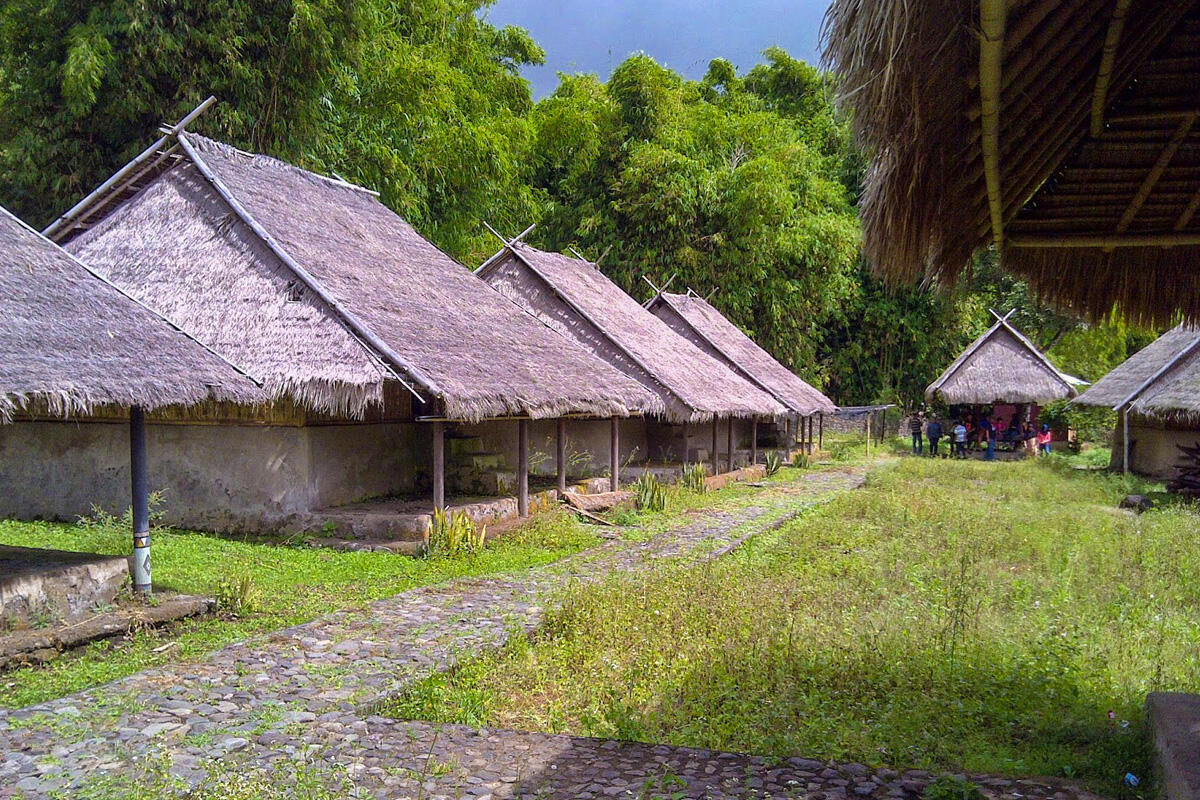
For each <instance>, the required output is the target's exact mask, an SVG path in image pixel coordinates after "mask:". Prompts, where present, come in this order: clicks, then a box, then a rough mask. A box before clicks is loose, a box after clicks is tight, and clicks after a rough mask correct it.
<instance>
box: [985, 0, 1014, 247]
mask: <svg viewBox="0 0 1200 800" xmlns="http://www.w3.org/2000/svg"><path fill="white" fill-rule="evenodd" d="M1007 14H1008V7H1007V3H1006V2H1005V0H980V2H979V18H980V19H979V21H980V28H981V31H982V36H981V37H980V40H979V104H980V109H981V111H982V113H981V114H980V117H979V126H980V133H981V139H980V146H981V148H982V150H983V176H984V180H985V182H986V183H987V194H988V207H989V209H990V212H991V218H992V238H993V240H994V241H995V243H996V246H997V247H1000V246H1002V245H1003V243H1004V201H1003V199H1002V195H1001V191H1002V190H1001V185H1000V91H1001V87H1000V81H1001V74H1002V68H1003V63H1004V23H1005V19H1006V17H1007Z"/></svg>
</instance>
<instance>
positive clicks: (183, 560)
mask: <svg viewBox="0 0 1200 800" xmlns="http://www.w3.org/2000/svg"><path fill="white" fill-rule="evenodd" d="M596 541H597V537H596V536H595V534H594V533H593V532H592V530H590V529H588V528H586V527H585V526H582V525H580V524H579V523H578V522H577V521H576V520H575V518H574V517H572V516H570V515H567V514H566V513H564V512H557V511H556V512H551V513H546V514H541V515H538V516H537V517H535V518H534V519H533V520H531V521H530V522H529V523H527V524H526V525H524V526H522V528H521V529H519V530H517V531H516V532H514V533H512V534H509V535H506V536H503V537H500V538H499V539H497V541H496V542H494V543H491V544H489V546H488V547H487V548H485V549H484V550H483V552H481V553H479V554H476V555H473V556H470V557H467V558H459V559H447V558H429V559H416V558H410V557H408V556H399V555H393V554H391V553H369V552H339V551H334V550H328V549H322V548H310V547H304V546H282V545H278V544H267V543H261V542H258V543H255V542H246V541H234V540H231V539H222V538H217V537H213V536H206V535H203V534H199V533H190V532H186V531H174V530H164V531H156V532H155V535H154V538H153V555H154V581H155V585H156V586H158V587H161V588H164V589H171V590H174V591H179V592H185V593H188V594H199V595H208V596H213V595H216V594H220V593H223V592H225V593H227V592H228V591H229V587H228V584H229V583H231V582H233V583H236V582H238V581H239V579H241V578H242V577H243V576H245V575H249V576H250V580H251V582H252V587H253V590H254V591H253V594H254V606H253V607H252V608H251V609H250V610H249V611H248V612H243V613H241V614H239V615H238V616H237V617H236V618H230V617H228V616H224V617H221V616H209V617H205V618H201V619H193V620H185V621H183V622H180V623H177V624H175V625H174V626H172V627H171V628H169V629H162V630H157V631H153V630H152V631H141V632H136V633H133V634H132V635H131V636H130V637H127V638H117V639H108V640H104V641H101V642H96V643H93V644H91V645H88V646H86V647H82V648H79V649H78V650H75V651H72V652H70V653H68V654H65V655H64V656H61V657H60V658H58V659H56V660H54V661H51V662H50V663H48V664H46V665H44V666H41V667H29V668H22V669H17V670H13V671H9V672H6V673H4V674H2V675H0V706H5V707H9V708H12V707H19V706H24V705H29V704H31V703H38V702H41V701H44V700H49V699H52V698H55V697H61V696H63V695H65V694H69V693H71V692H75V691H79V690H81V689H85V688H88V687H91V686H95V685H97V684H100V683H104V682H107V681H111V680H116V679H118V678H122V677H124V676H126V675H129V674H132V673H134V672H137V671H139V670H143V669H147V668H149V667H153V666H158V665H161V664H164V663H167V662H170V661H190V660H196V659H198V658H200V657H201V656H203V655H204V654H206V653H209V652H211V651H212V650H214V649H217V648H219V647H222V646H224V645H226V644H229V643H231V642H234V641H237V640H239V639H244V638H246V637H247V636H251V635H253V634H257V633H263V632H266V631H272V630H277V629H279V628H284V627H287V626H290V625H296V624H299V623H302V622H306V621H308V620H311V619H314V618H315V617H317V616H320V615H321V614H324V613H326V612H329V611H332V610H335V609H341V608H360V607H363V606H365V605H366V604H367V603H370V602H371V601H373V600H377V599H379V598H381V597H387V596H389V595H393V594H397V593H399V592H403V591H405V590H406V589H411V588H413V587H416V586H425V585H430V584H435V583H439V582H442V581H445V580H449V579H451V578H456V577H460V576H465V575H484V574H489V573H496V572H504V571H508V570H514V569H520V568H524V567H530V566H535V565H539V564H546V563H549V562H551V561H555V560H557V559H559V558H562V557H563V556H565V555H567V554H569V553H573V552H577V551H579V550H581V549H584V548H586V547H589V546H591V545H593V544H595V543H596ZM0 543H2V544H12V545H25V546H31V547H51V548H61V549H64V550H82V551H88V552H95V553H111V554H121V555H123V554H126V553H128V552H129V548H130V535H129V533H128V531H127V529H126V527H125V526H123V525H122V524H120V523H114V524H102V525H94V526H84V525H63V524H54V523H43V522H13V521H0ZM223 582H224V583H225V584H226V585H225V586H222V583H223ZM167 641H175V642H177V643H178V646H176V647H173V648H170V649H169V650H167V651H165V652H160V653H155V652H154V649H155V648H157V647H159V646H161V645H162V644H164V643H165V642H167Z"/></svg>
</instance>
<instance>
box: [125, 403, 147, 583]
mask: <svg viewBox="0 0 1200 800" xmlns="http://www.w3.org/2000/svg"><path fill="white" fill-rule="evenodd" d="M129 475H130V489H131V490H132V494H133V497H132V500H133V502H132V514H133V591H134V592H136V593H138V594H142V595H149V594H150V490H149V486H150V479H149V475H148V470H147V467H146V415H145V412H144V411H142V407H141V406H133V407H132V408H130V409H129Z"/></svg>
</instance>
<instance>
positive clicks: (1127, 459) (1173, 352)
mask: <svg viewBox="0 0 1200 800" xmlns="http://www.w3.org/2000/svg"><path fill="white" fill-rule="evenodd" d="M1075 402H1076V403H1078V404H1079V405H1084V406H1099V407H1107V408H1111V409H1112V410H1113V411H1116V412H1117V413H1118V414H1119V415H1120V423H1119V425H1118V428H1117V436H1118V443H1117V446H1116V447H1114V448H1113V454H1112V466H1113V467H1114V468H1120V469H1123V470H1124V471H1126V472H1136V473H1138V474H1139V475H1147V476H1150V477H1153V478H1157V479H1159V480H1170V479H1173V478H1176V477H1177V476H1178V470H1179V467H1180V465H1181V462H1191V461H1193V459H1192V458H1191V457H1190V456H1187V455H1186V454H1185V453H1184V452H1183V451H1181V450H1180V448H1181V447H1189V448H1191V447H1197V446H1200V328H1196V327H1191V326H1188V325H1179V326H1177V327H1175V328H1173V329H1171V330H1170V331H1167V332H1166V333H1164V334H1163V335H1162V336H1160V337H1158V339H1156V340H1155V341H1154V342H1152V343H1151V344H1149V345H1147V346H1146V347H1144V348H1142V349H1141V350H1139V351H1138V352H1137V353H1135V354H1134V355H1132V356H1131V357H1130V358H1129V359H1127V360H1126V361H1125V362H1124V363H1123V364H1121V365H1120V366H1118V367H1117V368H1116V369H1114V370H1113V371H1112V372H1110V373H1108V374H1107V375H1105V376H1104V377H1103V378H1101V379H1100V380H1098V381H1096V383H1095V385H1094V386H1092V387H1091V388H1090V389H1088V390H1087V391H1086V392H1084V393H1083V394H1081V395H1080V396H1079V397H1078V398H1076V400H1075ZM1195 489H1200V486H1198V487H1195ZM1195 489H1194V490H1195ZM1194 490H1193V491H1194Z"/></svg>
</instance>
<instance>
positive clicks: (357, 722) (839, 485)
mask: <svg viewBox="0 0 1200 800" xmlns="http://www.w3.org/2000/svg"><path fill="white" fill-rule="evenodd" d="M861 482H862V476H861V473H860V472H855V471H851V470H847V471H837V472H813V473H806V474H805V475H804V476H803V477H801V478H800V479H799V480H797V481H795V482H793V483H790V484H786V485H780V486H778V487H771V488H769V489H764V490H763V492H762V493H761V494H760V495H759V496H757V497H755V498H754V499H753V501H752V503H751V504H750V505H748V506H744V507H741V508H737V509H735V510H732V511H709V512H703V513H701V514H699V515H698V516H697V517H696V518H695V519H694V520H692V521H690V522H688V523H686V524H685V525H683V526H681V527H678V528H676V529H674V530H670V531H667V532H664V533H661V534H659V535H657V536H655V537H654V538H652V539H650V540H648V541H644V542H629V541H624V540H609V541H606V542H604V543H603V544H601V545H599V546H597V547H595V548H593V549H591V550H588V551H585V552H583V553H579V554H576V555H574V556H571V557H569V558H566V559H563V560H562V561H559V562H556V563H555V564H552V565H549V566H546V567H541V568H538V569H534V570H528V571H525V572H521V573H517V574H509V575H505V576H502V577H494V578H481V579H465V580H458V581H452V582H450V583H446V584H442V585H437V586H431V587H424V588H419V589H414V590H411V591H408V592H404V593H402V594H399V595H396V596H394V597H390V598H387V599H385V600H380V601H377V602H375V603H373V604H371V605H370V606H368V607H367V608H365V609H362V610H356V611H345V612H337V613H334V614H330V615H327V616H325V617H321V618H319V619H317V620H314V621H312V622H309V623H306V624H303V625H299V626H296V627H293V628H288V629H285V630H281V631H276V632H274V633H272V634H268V635H265V636H260V637H255V638H253V639H250V640H247V641H245V642H241V643H237V644H234V645H231V646H229V647H226V648H224V649H222V650H220V651H217V652H215V653H213V654H211V655H210V656H209V657H207V658H206V659H205V660H203V661H201V662H198V663H189V664H176V665H170V666H167V667H163V668H159V669H154V670H149V671H146V672H142V673H139V674H137V675H133V676H130V677H128V678H126V679H123V680H120V681H117V682H114V683H111V684H107V685H104V686H100V687H97V688H95V689H91V690H89V691H86V692H81V693H79V694H75V695H71V696H69V697H65V698H62V699H60V700H55V701H51V702H48V703H43V704H39V705H36V706H30V707H27V708H23V709H19V710H15V711H0V798H10V797H28V798H35V797H52V796H64V797H71V796H74V795H75V794H76V793H77V792H78V791H80V790H81V789H86V788H87V787H89V786H90V787H92V788H93V789H94V788H95V787H96V786H98V785H101V784H103V782H104V781H106V780H109V779H113V780H119V779H120V778H122V777H128V776H129V775H131V774H135V773H137V771H138V770H139V769H146V767H145V766H141V767H139V766H137V765H138V764H139V763H140V764H143V765H144V764H145V763H146V762H147V760H148V759H149V760H150V761H152V762H153V763H155V764H163V765H164V769H169V775H170V776H171V777H172V778H174V779H177V780H178V781H180V783H181V784H183V785H188V784H192V785H194V784H197V783H199V782H201V781H202V780H203V779H204V777H205V776H206V774H208V770H209V769H210V767H211V765H212V764H214V763H215V762H216V761H218V760H219V761H220V762H222V769H223V770H228V769H229V768H230V765H231V764H237V765H239V768H242V769H245V768H250V769H253V768H256V767H262V768H275V769H279V770H280V771H281V772H283V773H284V774H287V773H288V772H289V770H290V768H291V766H290V765H292V764H294V763H297V762H300V761H308V762H310V763H312V764H315V765H318V766H320V767H321V768H322V769H324V768H327V767H328V768H332V769H333V770H336V771H337V772H338V773H340V774H343V775H345V776H346V777H347V780H349V781H350V782H351V784H352V786H353V792H354V794H356V795H357V796H362V797H372V796H374V797H381V798H382V797H387V798H405V797H416V796H423V797H430V798H432V797H472V798H491V797H495V798H502V797H514V796H527V797H617V796H625V797H629V796H634V797H640V796H645V797H650V796H662V797H670V796H672V795H674V794H675V793H676V792H679V791H684V792H686V796H697V797H701V796H705V795H706V794H707V795H711V796H714V797H718V796H746V795H747V793H756V794H757V796H763V793H764V792H766V793H768V794H770V795H771V796H780V797H784V796H802V795H803V796H814V792H815V791H817V790H819V791H820V792H823V793H824V795H823V796H826V797H829V798H831V800H832V798H842V797H848V796H849V797H852V798H853V797H866V796H868V795H877V796H878V797H880V798H885V797H886V798H902V797H905V796H906V793H908V792H911V791H919V786H920V785H921V782H922V780H923V778H922V776H920V775H917V776H912V775H909V776H899V775H887V774H885V773H882V772H872V771H870V770H867V769H866V768H865V767H860V766H859V765H849V766H843V767H840V768H835V767H831V766H828V765H825V764H819V765H818V764H817V763H816V762H804V761H799V762H795V761H794V762H792V763H790V764H784V765H782V766H779V767H776V768H771V769H768V768H767V766H766V765H765V764H764V763H763V762H762V761H761V760H758V759H754V758H749V757H745V756H738V755H732V754H716V753H705V752H700V751H695V750H689V749H687V748H676V747H651V746H646V745H633V744H618V743H615V742H605V741H598V740H590V739H579V738H573V737H566V736H549V735H542V734H531V733H520V732H515V731H495V730H492V731H476V730H474V729H469V728H463V727H459V726H433V725H430V724H427V723H419V722H402V721H396V720H390V719H386V718H384V717H379V716H373V715H371V710H372V709H373V708H376V707H377V706H378V704H379V703H380V702H381V701H384V700H386V699H387V698H389V697H392V696H394V695H395V694H396V693H397V692H399V691H400V690H402V689H403V688H404V687H405V686H406V685H408V684H409V683H411V682H412V681H414V680H417V679H419V678H422V677H424V676H427V675H429V674H431V673H432V672H434V671H436V670H441V669H446V668H449V667H451V666H453V664H454V663H455V661H456V660H457V658H459V657H460V656H464V655H469V654H470V653H473V652H477V651H479V650H480V649H482V648H488V647H496V646H499V645H501V644H503V642H504V641H505V640H506V639H507V637H508V636H509V635H510V634H511V632H513V631H514V630H522V629H524V630H529V629H532V628H533V627H536V626H537V625H538V624H539V622H540V621H541V619H542V616H543V612H544V603H546V602H547V600H548V597H549V595H550V592H551V590H553V589H554V588H555V587H557V586H560V585H563V584H564V583H565V582H567V581H570V580H576V579H582V580H589V579H594V578H596V577H598V576H602V575H604V574H608V573H610V572H612V571H616V570H635V569H638V568H639V567H640V566H643V565H645V564H647V563H650V562H651V561H652V560H654V559H661V558H681V557H686V558H706V557H707V558H711V557H715V556H719V555H721V554H723V553H724V552H727V550H728V549H730V548H731V547H734V546H736V545H737V544H738V543H740V541H742V540H743V539H745V538H747V537H749V536H752V535H754V534H755V533H758V532H761V531H763V530H766V529H768V528H770V527H773V526H776V525H780V524H782V523H783V522H785V521H787V520H788V519H790V518H792V517H794V516H795V515H797V514H798V513H800V512H801V511H802V510H803V509H804V508H807V507H809V506H811V505H812V504H813V503H815V502H818V501H819V500H820V499H822V498H824V497H827V496H829V495H830V494H831V493H832V492H835V491H839V490H845V489H849V488H854V487H856V486H858V485H860V484H861ZM847 770H849V771H847ZM906 782H907V783H906ZM1015 791H1016V790H1014V792H1015ZM1055 791H1057V790H1056V789H1054V788H1053V787H1049V788H1046V789H1045V791H1039V790H1036V789H1030V788H1029V787H1025V788H1023V789H1022V790H1021V792H1020V795H1019V796H1021V797H1024V798H1035V800H1036V798H1039V797H1042V796H1044V797H1047V798H1049V797H1052V796H1054V792H1055ZM647 792H649V793H648V794H647ZM1068 794H1069V796H1071V797H1075V796H1078V793H1077V792H1073V791H1070V790H1068ZM102 796H103V795H102ZM1067 796H1068V795H1063V797H1062V798H1058V800H1064V798H1065V797H1067Z"/></svg>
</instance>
